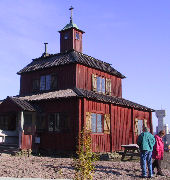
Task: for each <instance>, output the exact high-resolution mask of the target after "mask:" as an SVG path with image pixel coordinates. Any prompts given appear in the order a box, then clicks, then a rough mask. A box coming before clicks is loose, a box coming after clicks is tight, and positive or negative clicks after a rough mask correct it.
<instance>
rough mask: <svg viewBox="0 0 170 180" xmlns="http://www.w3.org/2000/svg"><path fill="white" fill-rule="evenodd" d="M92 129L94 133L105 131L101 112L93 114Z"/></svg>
mask: <svg viewBox="0 0 170 180" xmlns="http://www.w3.org/2000/svg"><path fill="white" fill-rule="evenodd" d="M91 130H92V133H102V132H103V123H102V115H101V114H95V113H92V114H91Z"/></svg>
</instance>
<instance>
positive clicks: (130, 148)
mask: <svg viewBox="0 0 170 180" xmlns="http://www.w3.org/2000/svg"><path fill="white" fill-rule="evenodd" d="M121 147H123V148H124V149H125V150H124V153H123V155H122V160H123V159H124V158H125V156H126V155H128V154H129V153H130V154H131V157H130V160H132V158H133V156H134V155H135V151H137V153H138V154H140V150H139V146H138V145H137V144H128V145H121Z"/></svg>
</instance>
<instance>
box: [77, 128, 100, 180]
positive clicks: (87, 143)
mask: <svg viewBox="0 0 170 180" xmlns="http://www.w3.org/2000/svg"><path fill="white" fill-rule="evenodd" d="M91 143H92V140H91V136H90V132H89V131H87V130H83V131H81V132H80V134H79V137H78V150H77V151H76V154H77V156H78V157H77V158H76V159H74V167H75V171H76V173H75V180H87V179H92V178H93V173H94V170H95V164H94V162H95V161H97V160H98V156H97V154H96V153H93V152H92V148H91Z"/></svg>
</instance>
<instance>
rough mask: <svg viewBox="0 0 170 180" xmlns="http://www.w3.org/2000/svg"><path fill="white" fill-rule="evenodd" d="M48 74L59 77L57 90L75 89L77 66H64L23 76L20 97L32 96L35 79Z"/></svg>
mask: <svg viewBox="0 0 170 180" xmlns="http://www.w3.org/2000/svg"><path fill="white" fill-rule="evenodd" d="M47 74H56V75H57V89H56V90H60V89H69V88H74V87H75V85H76V84H75V82H76V65H75V64H70V65H64V66H57V67H53V68H48V69H44V70H42V71H35V72H28V73H24V74H22V75H21V79H20V95H25V94H31V93H33V91H32V85H33V80H34V79H40V76H42V75H47Z"/></svg>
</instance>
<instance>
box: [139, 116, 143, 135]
mask: <svg viewBox="0 0 170 180" xmlns="http://www.w3.org/2000/svg"><path fill="white" fill-rule="evenodd" d="M142 132H143V120H138V135H139V134H141V133H142Z"/></svg>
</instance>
